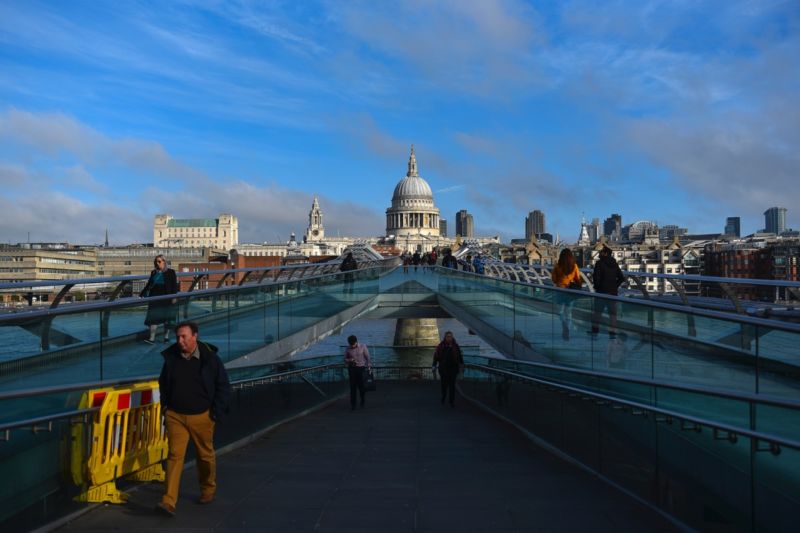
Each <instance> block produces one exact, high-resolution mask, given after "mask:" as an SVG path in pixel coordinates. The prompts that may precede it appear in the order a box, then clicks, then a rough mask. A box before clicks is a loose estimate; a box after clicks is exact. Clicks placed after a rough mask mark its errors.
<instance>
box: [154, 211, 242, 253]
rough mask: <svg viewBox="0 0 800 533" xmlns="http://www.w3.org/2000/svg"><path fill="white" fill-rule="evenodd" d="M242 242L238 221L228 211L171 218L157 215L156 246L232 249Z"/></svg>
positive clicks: (155, 223)
mask: <svg viewBox="0 0 800 533" xmlns="http://www.w3.org/2000/svg"><path fill="white" fill-rule="evenodd" d="M237 244H239V220H238V219H237V218H236V217H235V216H233V215H229V214H222V215H220V216H219V218H172V215H156V216H155V221H154V222H153V246H155V247H156V248H168V247H175V248H204V247H205V248H216V249H218V250H230V249H231V248H234V247H236V245H237Z"/></svg>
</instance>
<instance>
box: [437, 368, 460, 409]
mask: <svg viewBox="0 0 800 533" xmlns="http://www.w3.org/2000/svg"><path fill="white" fill-rule="evenodd" d="M439 375H440V376H441V378H442V379H441V381H442V403H444V399H445V398H446V397H447V396H448V392H449V393H450V394H449V395H450V405H453V403H455V399H456V376H457V375H458V373H457V372H448V373H444V374H443V373H441V372H439Z"/></svg>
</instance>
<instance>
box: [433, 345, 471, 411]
mask: <svg viewBox="0 0 800 533" xmlns="http://www.w3.org/2000/svg"><path fill="white" fill-rule="evenodd" d="M433 368H434V370H436V369H438V370H439V377H440V379H441V382H442V404H444V400H445V398H446V397H448V396H449V399H450V407H453V406H454V405H455V397H456V377H457V376H458V373H459V372H461V371H463V370H464V357H463V355H462V354H461V347H460V346H459V345H458V343H457V342H456V340H455V338H454V337H453V332H452V331H447V332H445V334H444V339H442V342H440V343H439V345H438V346H437V347H436V351H435V352H434V353H433Z"/></svg>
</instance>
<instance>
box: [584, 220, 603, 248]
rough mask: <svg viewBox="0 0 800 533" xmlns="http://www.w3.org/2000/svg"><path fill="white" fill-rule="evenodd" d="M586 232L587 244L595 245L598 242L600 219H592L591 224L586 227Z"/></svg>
mask: <svg viewBox="0 0 800 533" xmlns="http://www.w3.org/2000/svg"><path fill="white" fill-rule="evenodd" d="M586 229H587V231H588V232H589V242H590V243H592V244H595V243H596V242H597V241H599V240H600V235H601V233H600V219H599V218H593V219H592V222H591V224H589V225H588V226H587V228H586Z"/></svg>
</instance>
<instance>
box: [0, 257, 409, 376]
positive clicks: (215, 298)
mask: <svg viewBox="0 0 800 533" xmlns="http://www.w3.org/2000/svg"><path fill="white" fill-rule="evenodd" d="M395 262H396V261H393V260H389V261H385V262H381V263H380V264H377V265H375V266H371V267H364V268H361V269H359V270H357V271H353V272H350V273H347V274H345V273H341V272H338V270H337V271H336V272H334V273H320V272H323V271H320V270H318V269H317V267H315V266H314V265H306V266H304V267H303V268H301V269H265V270H263V271H262V273H267V274H269V275H270V276H271V278H270V280H269V281H265V280H266V278H263V279H260V280H258V279H253V282H252V283H244V284H239V285H234V286H224V285H223V286H220V287H218V288H212V289H202V290H201V289H195V290H193V291H191V292H182V293H178V294H175V295H165V296H158V297H152V298H119V299H115V300H113V301H98V302H87V303H83V304H80V305H78V304H75V305H63V306H58V307H56V308H52V309H39V310H36V311H31V312H26V313H12V314H4V315H0V391H2V390H10V389H24V388H31V387H42V386H48V385H64V384H68V383H77V382H84V381H87V380H115V379H122V378H125V377H127V376H135V375H147V374H149V373H152V372H154V371H156V369H157V367H158V365H159V364H160V362H159V359H160V356H159V352H160V351H161V350H162V349H163V348H165V347H166V346H165V345H164V344H163V343H162V339H163V338H164V326H163V325H161V326H159V327H158V331H157V333H158V335H157V337H156V344H155V345H148V344H147V343H146V342H145V341H146V340H148V335H149V334H148V328H147V326H146V325H145V322H149V321H150V320H149V316H150V315H151V314H154V315H158V316H156V319H157V320H160V321H162V322H166V323H167V324H168V325H169V327H170V329H171V328H172V327H173V326H174V325H175V324H176V323H177V322H178V321H182V320H194V321H196V322H198V324H200V327H201V335H202V338H203V339H204V340H205V341H207V342H210V343H212V344H214V345H217V346H218V347H219V348H220V353H221V354H222V355H223V357H224V358H225V359H226V360H229V359H233V358H236V357H239V356H241V355H245V354H248V353H251V352H252V351H254V350H256V349H259V348H262V347H264V346H266V345H269V344H271V343H274V342H277V341H279V340H281V339H284V338H286V337H288V336H290V335H292V334H294V333H296V332H298V331H301V330H303V329H304V328H306V327H308V326H310V325H312V324H314V323H317V322H319V321H321V320H323V319H325V318H328V317H330V316H334V315H336V314H337V313H339V312H341V311H344V310H346V309H348V308H350V307H352V306H354V305H357V304H359V303H360V302H363V301H365V300H368V299H370V298H372V297H374V296H375V295H376V294H378V292H379V281H380V278H381V276H383V275H384V274H385V273H386V272H388V271H390V270H391V269H392V268H393V267H394V264H395ZM154 309H155V310H156V311H153V310H154ZM170 335H172V334H171V333H170ZM67 363H69V364H67Z"/></svg>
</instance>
